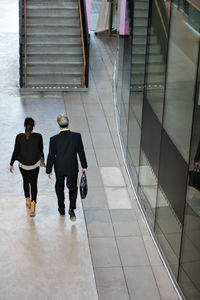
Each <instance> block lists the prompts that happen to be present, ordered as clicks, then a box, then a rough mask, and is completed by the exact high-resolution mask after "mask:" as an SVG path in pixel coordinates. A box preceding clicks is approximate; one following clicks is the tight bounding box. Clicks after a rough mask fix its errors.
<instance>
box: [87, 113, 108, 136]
mask: <svg viewBox="0 0 200 300" xmlns="http://www.w3.org/2000/svg"><path fill="white" fill-rule="evenodd" d="M87 119H88V123H89V127H90V131H92V132H95V133H96V132H104V133H105V134H109V128H108V125H107V121H106V118H105V116H104V114H102V116H98V115H97V116H89V117H87Z"/></svg>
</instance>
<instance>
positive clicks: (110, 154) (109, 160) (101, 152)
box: [95, 148, 119, 167]
mask: <svg viewBox="0 0 200 300" xmlns="http://www.w3.org/2000/svg"><path fill="white" fill-rule="evenodd" d="M95 152H96V155H97V161H98V165H99V166H100V167H114V166H115V167H116V166H119V161H118V157H117V154H116V151H115V149H112V148H101V149H96V150H95Z"/></svg>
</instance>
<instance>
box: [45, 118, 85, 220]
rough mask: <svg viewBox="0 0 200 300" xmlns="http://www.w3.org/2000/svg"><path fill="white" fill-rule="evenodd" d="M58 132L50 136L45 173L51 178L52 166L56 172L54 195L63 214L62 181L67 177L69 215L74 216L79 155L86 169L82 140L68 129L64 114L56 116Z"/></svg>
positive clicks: (83, 168) (83, 170)
mask: <svg viewBox="0 0 200 300" xmlns="http://www.w3.org/2000/svg"><path fill="white" fill-rule="evenodd" d="M57 122H58V126H59V128H60V133H59V134H57V135H55V136H53V137H51V138H50V144H49V154H48V158H47V166H46V173H47V174H48V177H49V179H50V178H51V173H52V167H53V166H54V170H55V174H56V185H55V190H56V195H57V198H58V211H59V212H60V214H61V215H65V196H64V183H65V178H66V179H67V187H68V189H69V202H70V205H69V215H70V217H75V213H74V209H76V198H77V191H78V187H77V179H78V159H77V154H78V156H79V159H80V162H81V166H82V172H85V171H86V169H87V161H86V157H85V152H84V147H83V142H82V139H81V135H80V133H77V132H72V131H70V130H69V128H68V126H69V120H68V117H67V116H66V115H59V116H58V117H57Z"/></svg>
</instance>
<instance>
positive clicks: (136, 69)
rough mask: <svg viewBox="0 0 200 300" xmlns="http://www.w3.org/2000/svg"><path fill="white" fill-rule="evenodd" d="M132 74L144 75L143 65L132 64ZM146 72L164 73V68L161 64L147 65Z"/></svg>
mask: <svg viewBox="0 0 200 300" xmlns="http://www.w3.org/2000/svg"><path fill="white" fill-rule="evenodd" d="M131 70H132V73H133V74H144V71H145V65H144V64H132V69H131ZM148 72H149V73H161V72H163V73H164V72H165V66H164V65H163V64H157V63H154V64H149V65H148Z"/></svg>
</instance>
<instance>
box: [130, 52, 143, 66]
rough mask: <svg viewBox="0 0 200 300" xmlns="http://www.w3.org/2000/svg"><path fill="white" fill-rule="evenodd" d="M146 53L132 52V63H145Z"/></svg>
mask: <svg viewBox="0 0 200 300" xmlns="http://www.w3.org/2000/svg"><path fill="white" fill-rule="evenodd" d="M145 59H146V55H145V54H141V53H139V54H134V55H132V64H137V63H138V64H145Z"/></svg>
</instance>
